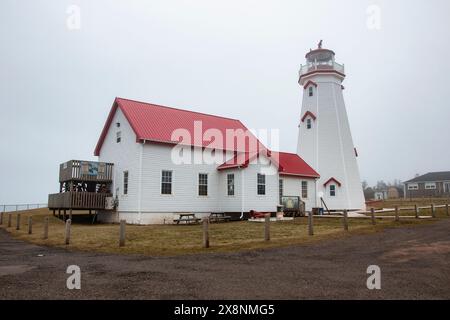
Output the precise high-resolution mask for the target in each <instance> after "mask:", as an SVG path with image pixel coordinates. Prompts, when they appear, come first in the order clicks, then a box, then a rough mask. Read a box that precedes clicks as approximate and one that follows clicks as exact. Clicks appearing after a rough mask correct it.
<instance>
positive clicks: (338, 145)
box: [297, 42, 365, 210]
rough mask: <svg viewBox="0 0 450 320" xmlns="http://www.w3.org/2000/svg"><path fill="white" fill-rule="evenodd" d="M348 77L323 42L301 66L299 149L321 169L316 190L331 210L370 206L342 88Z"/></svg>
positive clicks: (300, 153) (313, 165)
mask: <svg viewBox="0 0 450 320" xmlns="http://www.w3.org/2000/svg"><path fill="white" fill-rule="evenodd" d="M344 78H345V71H344V66H343V65H341V64H339V63H337V62H336V61H335V54H334V52H333V51H331V50H328V49H323V48H322V44H321V42H320V43H319V48H317V49H316V50H311V51H310V52H308V53H307V54H306V65H304V66H302V67H301V68H300V75H299V84H300V85H301V86H302V89H303V102H302V111H301V116H300V121H299V122H300V124H299V137H298V149H297V153H298V154H299V155H301V156H302V158H303V159H304V160H305V161H306V162H307V163H308V164H310V165H311V166H312V167H313V168H314V169H315V170H316V171H317V172H319V173H320V179H319V180H318V182H317V194H318V197H319V199H320V198H322V199H323V200H324V201H323V202H324V203H325V204H326V206H327V207H328V208H329V209H330V210H341V209H348V210H353V209H364V208H365V201H364V195H363V190H362V185H361V180H360V176H359V169H358V164H357V161H356V157H357V156H358V155H357V152H356V148H355V147H354V145H353V141H352V136H351V133H350V126H349V122H348V118H347V111H346V109H345V103H344V97H343V93H342V92H343V90H344V87H343V85H342V82H343V80H344ZM321 203H322V201H321Z"/></svg>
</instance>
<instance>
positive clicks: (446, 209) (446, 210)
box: [445, 203, 449, 217]
mask: <svg viewBox="0 0 450 320" xmlns="http://www.w3.org/2000/svg"><path fill="white" fill-rule="evenodd" d="M445 212H446V213H447V217H448V216H449V213H448V203H447V204H446V205H445Z"/></svg>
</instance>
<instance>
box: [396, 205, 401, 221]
mask: <svg viewBox="0 0 450 320" xmlns="http://www.w3.org/2000/svg"><path fill="white" fill-rule="evenodd" d="M399 221H400V217H399V215H398V206H395V222H399Z"/></svg>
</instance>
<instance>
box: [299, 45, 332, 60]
mask: <svg viewBox="0 0 450 320" xmlns="http://www.w3.org/2000/svg"><path fill="white" fill-rule="evenodd" d="M334 56H335V53H334V51H332V50H329V49H322V48H320V49H315V50H311V51H309V52H308V53H307V54H306V56H305V58H306V60H307V61H308V62H313V61H318V62H321V61H332V60H334Z"/></svg>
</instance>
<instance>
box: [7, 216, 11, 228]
mask: <svg viewBox="0 0 450 320" xmlns="http://www.w3.org/2000/svg"><path fill="white" fill-rule="evenodd" d="M8 228H11V213H8Z"/></svg>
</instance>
